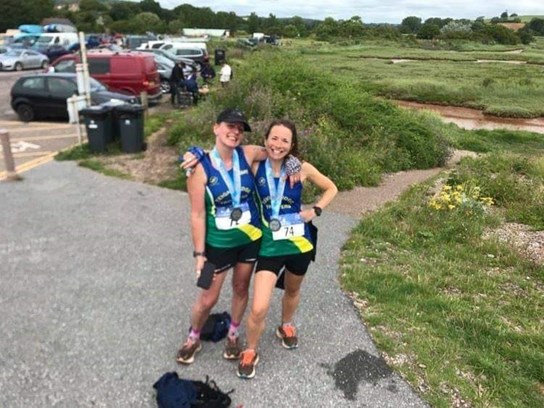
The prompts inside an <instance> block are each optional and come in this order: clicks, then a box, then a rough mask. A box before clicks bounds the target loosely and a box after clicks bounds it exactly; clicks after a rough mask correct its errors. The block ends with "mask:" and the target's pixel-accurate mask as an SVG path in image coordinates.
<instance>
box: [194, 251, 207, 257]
mask: <svg viewBox="0 0 544 408" xmlns="http://www.w3.org/2000/svg"><path fill="white" fill-rule="evenodd" d="M197 256H206V253H205V252H204V251H202V252H198V251H193V258H196V257H197Z"/></svg>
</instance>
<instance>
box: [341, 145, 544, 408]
mask: <svg viewBox="0 0 544 408" xmlns="http://www.w3.org/2000/svg"><path fill="white" fill-rule="evenodd" d="M461 164H462V165H461V166H460V167H459V168H458V169H457V171H456V172H454V173H452V174H450V175H449V177H448V178H447V179H446V180H442V183H445V185H448V186H450V188H451V190H446V191H449V192H450V193H447V194H448V195H447V197H448V199H449V200H450V201H451V203H453V204H452V205H453V208H450V207H446V208H448V209H442V210H438V209H436V206H435V207H431V206H429V202H430V198H431V196H433V193H436V192H438V190H439V189H437V188H436V187H435V188H434V189H433V186H432V185H431V184H423V185H420V186H417V187H414V188H412V189H411V190H410V191H409V192H408V193H406V194H405V195H404V196H403V197H402V198H401V200H399V201H398V202H396V203H394V204H392V205H389V206H387V207H386V208H385V209H383V210H381V211H379V212H377V213H375V214H373V215H371V216H369V217H367V218H365V219H364V220H363V221H362V222H361V224H360V225H359V226H358V227H357V228H356V229H355V230H354V232H353V234H352V236H351V237H350V239H349V241H348V243H347V244H346V245H345V248H344V253H343V258H342V283H343V286H344V288H345V289H346V290H347V291H349V292H353V293H354V294H356V296H357V297H358V298H359V299H360V303H361V304H362V305H363V307H362V309H361V313H362V316H363V318H364V319H365V322H366V323H367V324H368V326H369V328H370V331H371V333H372V334H373V336H374V339H375V341H376V343H377V345H378V347H379V348H380V349H381V351H382V353H383V354H384V355H385V356H386V359H387V360H388V363H389V364H390V365H392V366H393V367H394V368H395V369H396V370H398V371H399V372H400V373H402V375H403V376H404V377H405V378H407V380H408V381H409V382H410V383H411V384H412V386H413V387H414V389H416V390H419V391H420V392H421V393H422V394H423V397H424V398H425V399H426V400H427V401H428V402H429V403H430V404H431V405H432V406H435V407H451V406H478V407H487V406H492V407H537V406H543V405H544V393H543V383H544V335H543V333H544V320H543V319H542V316H543V315H544V300H543V299H544V267H542V266H537V265H535V264H533V263H530V262H529V261H526V260H524V259H523V258H522V257H521V256H520V255H518V254H517V253H515V252H514V251H513V250H512V249H511V248H510V247H508V246H507V245H506V244H504V243H503V242H501V241H500V240H498V239H496V238H493V235H490V236H489V238H486V239H484V238H483V237H484V236H486V234H485V232H486V231H490V230H493V229H494V228H495V227H497V226H499V225H501V224H502V223H503V222H504V221H505V220H508V221H513V222H523V223H525V224H528V225H530V226H532V227H534V228H540V229H542V228H543V227H544V223H543V221H544V208H543V202H544V188H543V185H544V166H543V163H542V159H540V158H539V157H538V156H536V157H520V156H518V155H508V154H489V155H487V156H486V157H485V158H481V159H471V160H466V159H465V160H464V161H463V162H462V163H461ZM438 185H439V186H440V185H441V183H438ZM459 185H461V186H463V189H464V190H462V192H463V194H464V195H461V194H460V195H459V197H464V198H463V199H461V200H460V201H459V202H457V201H455V198H454V195H453V194H451V192H452V191H455V190H456V188H457V187H456V186H459ZM469 186H470V188H469ZM441 191H442V193H444V190H441ZM459 191H461V190H459ZM469 191H470V192H469ZM475 192H478V194H477V195H475ZM483 196H490V197H492V198H493V200H494V202H495V205H494V206H493V210H492V211H491V210H489V209H487V210H485V207H484V206H483V205H481V201H479V200H478V199H474V198H473V197H483ZM460 403H465V404H467V405H459V404H460Z"/></svg>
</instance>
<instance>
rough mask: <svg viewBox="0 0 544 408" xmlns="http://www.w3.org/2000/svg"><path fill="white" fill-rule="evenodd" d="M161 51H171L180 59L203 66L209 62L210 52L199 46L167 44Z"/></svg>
mask: <svg viewBox="0 0 544 408" xmlns="http://www.w3.org/2000/svg"><path fill="white" fill-rule="evenodd" d="M159 49H161V50H166V51H169V52H171V53H172V54H174V55H176V56H178V57H184V58H189V59H192V60H193V61H195V62H196V63H197V64H198V65H202V64H203V63H204V62H205V61H207V60H208V52H207V51H206V49H204V48H202V47H201V46H200V45H198V44H192V43H165V44H163V45H162V46H161V48H159Z"/></svg>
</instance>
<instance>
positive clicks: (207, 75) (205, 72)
mask: <svg viewBox="0 0 544 408" xmlns="http://www.w3.org/2000/svg"><path fill="white" fill-rule="evenodd" d="M200 76H201V77H202V79H203V80H204V84H205V85H211V83H212V81H213V79H214V78H215V69H214V68H213V67H212V64H210V61H205V62H204V64H203V65H202V69H201V70H200Z"/></svg>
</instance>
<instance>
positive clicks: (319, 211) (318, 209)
mask: <svg viewBox="0 0 544 408" xmlns="http://www.w3.org/2000/svg"><path fill="white" fill-rule="evenodd" d="M313 209H314V212H315V215H316V216H318V217H321V213H322V212H323V208H321V207H318V206H317V205H314V206H313Z"/></svg>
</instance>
